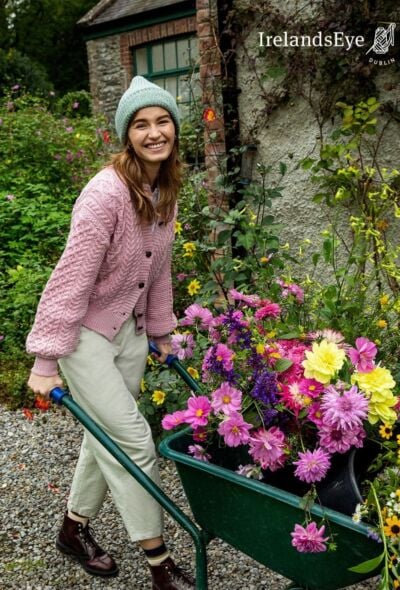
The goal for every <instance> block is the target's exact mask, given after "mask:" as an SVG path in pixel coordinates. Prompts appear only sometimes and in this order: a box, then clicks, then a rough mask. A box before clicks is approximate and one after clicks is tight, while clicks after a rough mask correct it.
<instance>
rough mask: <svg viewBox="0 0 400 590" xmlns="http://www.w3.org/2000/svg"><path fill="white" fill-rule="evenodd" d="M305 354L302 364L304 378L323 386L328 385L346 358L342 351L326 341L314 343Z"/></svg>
mask: <svg viewBox="0 0 400 590" xmlns="http://www.w3.org/2000/svg"><path fill="white" fill-rule="evenodd" d="M305 354H306V360H305V361H303V363H302V364H303V367H304V369H305V371H304V376H305V377H306V378H307V379H315V380H316V381H318V382H319V383H324V384H325V383H329V381H330V380H331V379H332V377H333V376H334V375H335V373H337V372H338V371H339V370H340V369H341V368H342V366H343V363H344V359H345V357H346V355H345V352H344V350H342V349H341V348H339V347H338V346H337V345H336V344H335V343H334V342H328V341H327V340H322V341H321V342H320V343H318V342H314V343H313V345H312V350H307V351H306V353H305Z"/></svg>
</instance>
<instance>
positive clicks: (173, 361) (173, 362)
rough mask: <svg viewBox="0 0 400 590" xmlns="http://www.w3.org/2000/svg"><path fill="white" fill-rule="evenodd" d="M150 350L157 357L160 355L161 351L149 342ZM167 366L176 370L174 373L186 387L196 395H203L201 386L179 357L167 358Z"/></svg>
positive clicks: (172, 355)
mask: <svg viewBox="0 0 400 590" xmlns="http://www.w3.org/2000/svg"><path fill="white" fill-rule="evenodd" d="M149 350H150V352H152V353H154V354H156V355H160V354H161V353H160V351H159V350H158V348H157V346H156V344H154V342H149ZM165 362H166V364H167V365H168V367H170V368H171V367H172V369H174V371H176V373H178V375H179V376H180V377H182V379H183V381H184V382H185V383H186V385H188V387H189V388H190V389H191V390H192V391H194V393H201V392H202V388H201V385H200V383H199V382H198V381H196V379H193V377H192V376H191V375H190V373H188V372H187V370H186V369H185V367H184V366H183V365H182V363H181V362H180V360H179V359H178V357H177V356H175V355H174V354H169V355H168V356H167V358H166V361H165Z"/></svg>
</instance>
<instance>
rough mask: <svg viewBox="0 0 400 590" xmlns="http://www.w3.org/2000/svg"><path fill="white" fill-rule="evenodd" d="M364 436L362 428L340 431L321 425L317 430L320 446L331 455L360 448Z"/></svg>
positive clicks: (339, 429)
mask: <svg viewBox="0 0 400 590" xmlns="http://www.w3.org/2000/svg"><path fill="white" fill-rule="evenodd" d="M365 436H366V433H365V430H364V429H363V428H362V427H358V428H353V429H351V430H342V429H341V428H332V427H331V426H329V425H328V424H325V423H322V425H321V426H320V427H319V430H318V437H319V444H320V446H321V447H323V448H324V449H325V450H326V451H328V453H331V454H333V453H346V452H347V451H348V450H349V449H350V448H351V447H362V446H363V442H362V441H363V439H364V438H365Z"/></svg>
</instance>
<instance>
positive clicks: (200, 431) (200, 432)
mask: <svg viewBox="0 0 400 590" xmlns="http://www.w3.org/2000/svg"><path fill="white" fill-rule="evenodd" d="M192 438H193V440H194V441H195V442H205V441H206V440H207V430H206V429H205V428H204V427H203V426H199V427H197V428H193V434H192Z"/></svg>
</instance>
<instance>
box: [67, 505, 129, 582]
mask: <svg viewBox="0 0 400 590" xmlns="http://www.w3.org/2000/svg"><path fill="white" fill-rule="evenodd" d="M56 547H57V549H59V551H62V553H65V554H66V555H69V556H70V557H72V559H75V560H76V561H78V562H79V563H80V564H81V566H82V567H83V569H84V570H85V571H87V572H88V573H89V574H93V575H94V576H115V575H116V574H117V573H118V567H117V564H116V563H115V561H114V560H113V558H112V557H111V556H110V555H108V554H107V553H106V552H105V551H104V550H103V549H102V548H101V547H100V546H99V545H98V544H97V543H96V541H95V540H94V539H93V537H92V531H91V530H90V528H89V526H88V525H86V526H85V527H84V526H83V524H82V523H81V522H76V521H75V520H72V518H69V516H68V514H67V513H66V514H65V516H64V521H63V524H62V527H61V530H60V532H59V533H58V537H57V541H56Z"/></svg>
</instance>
